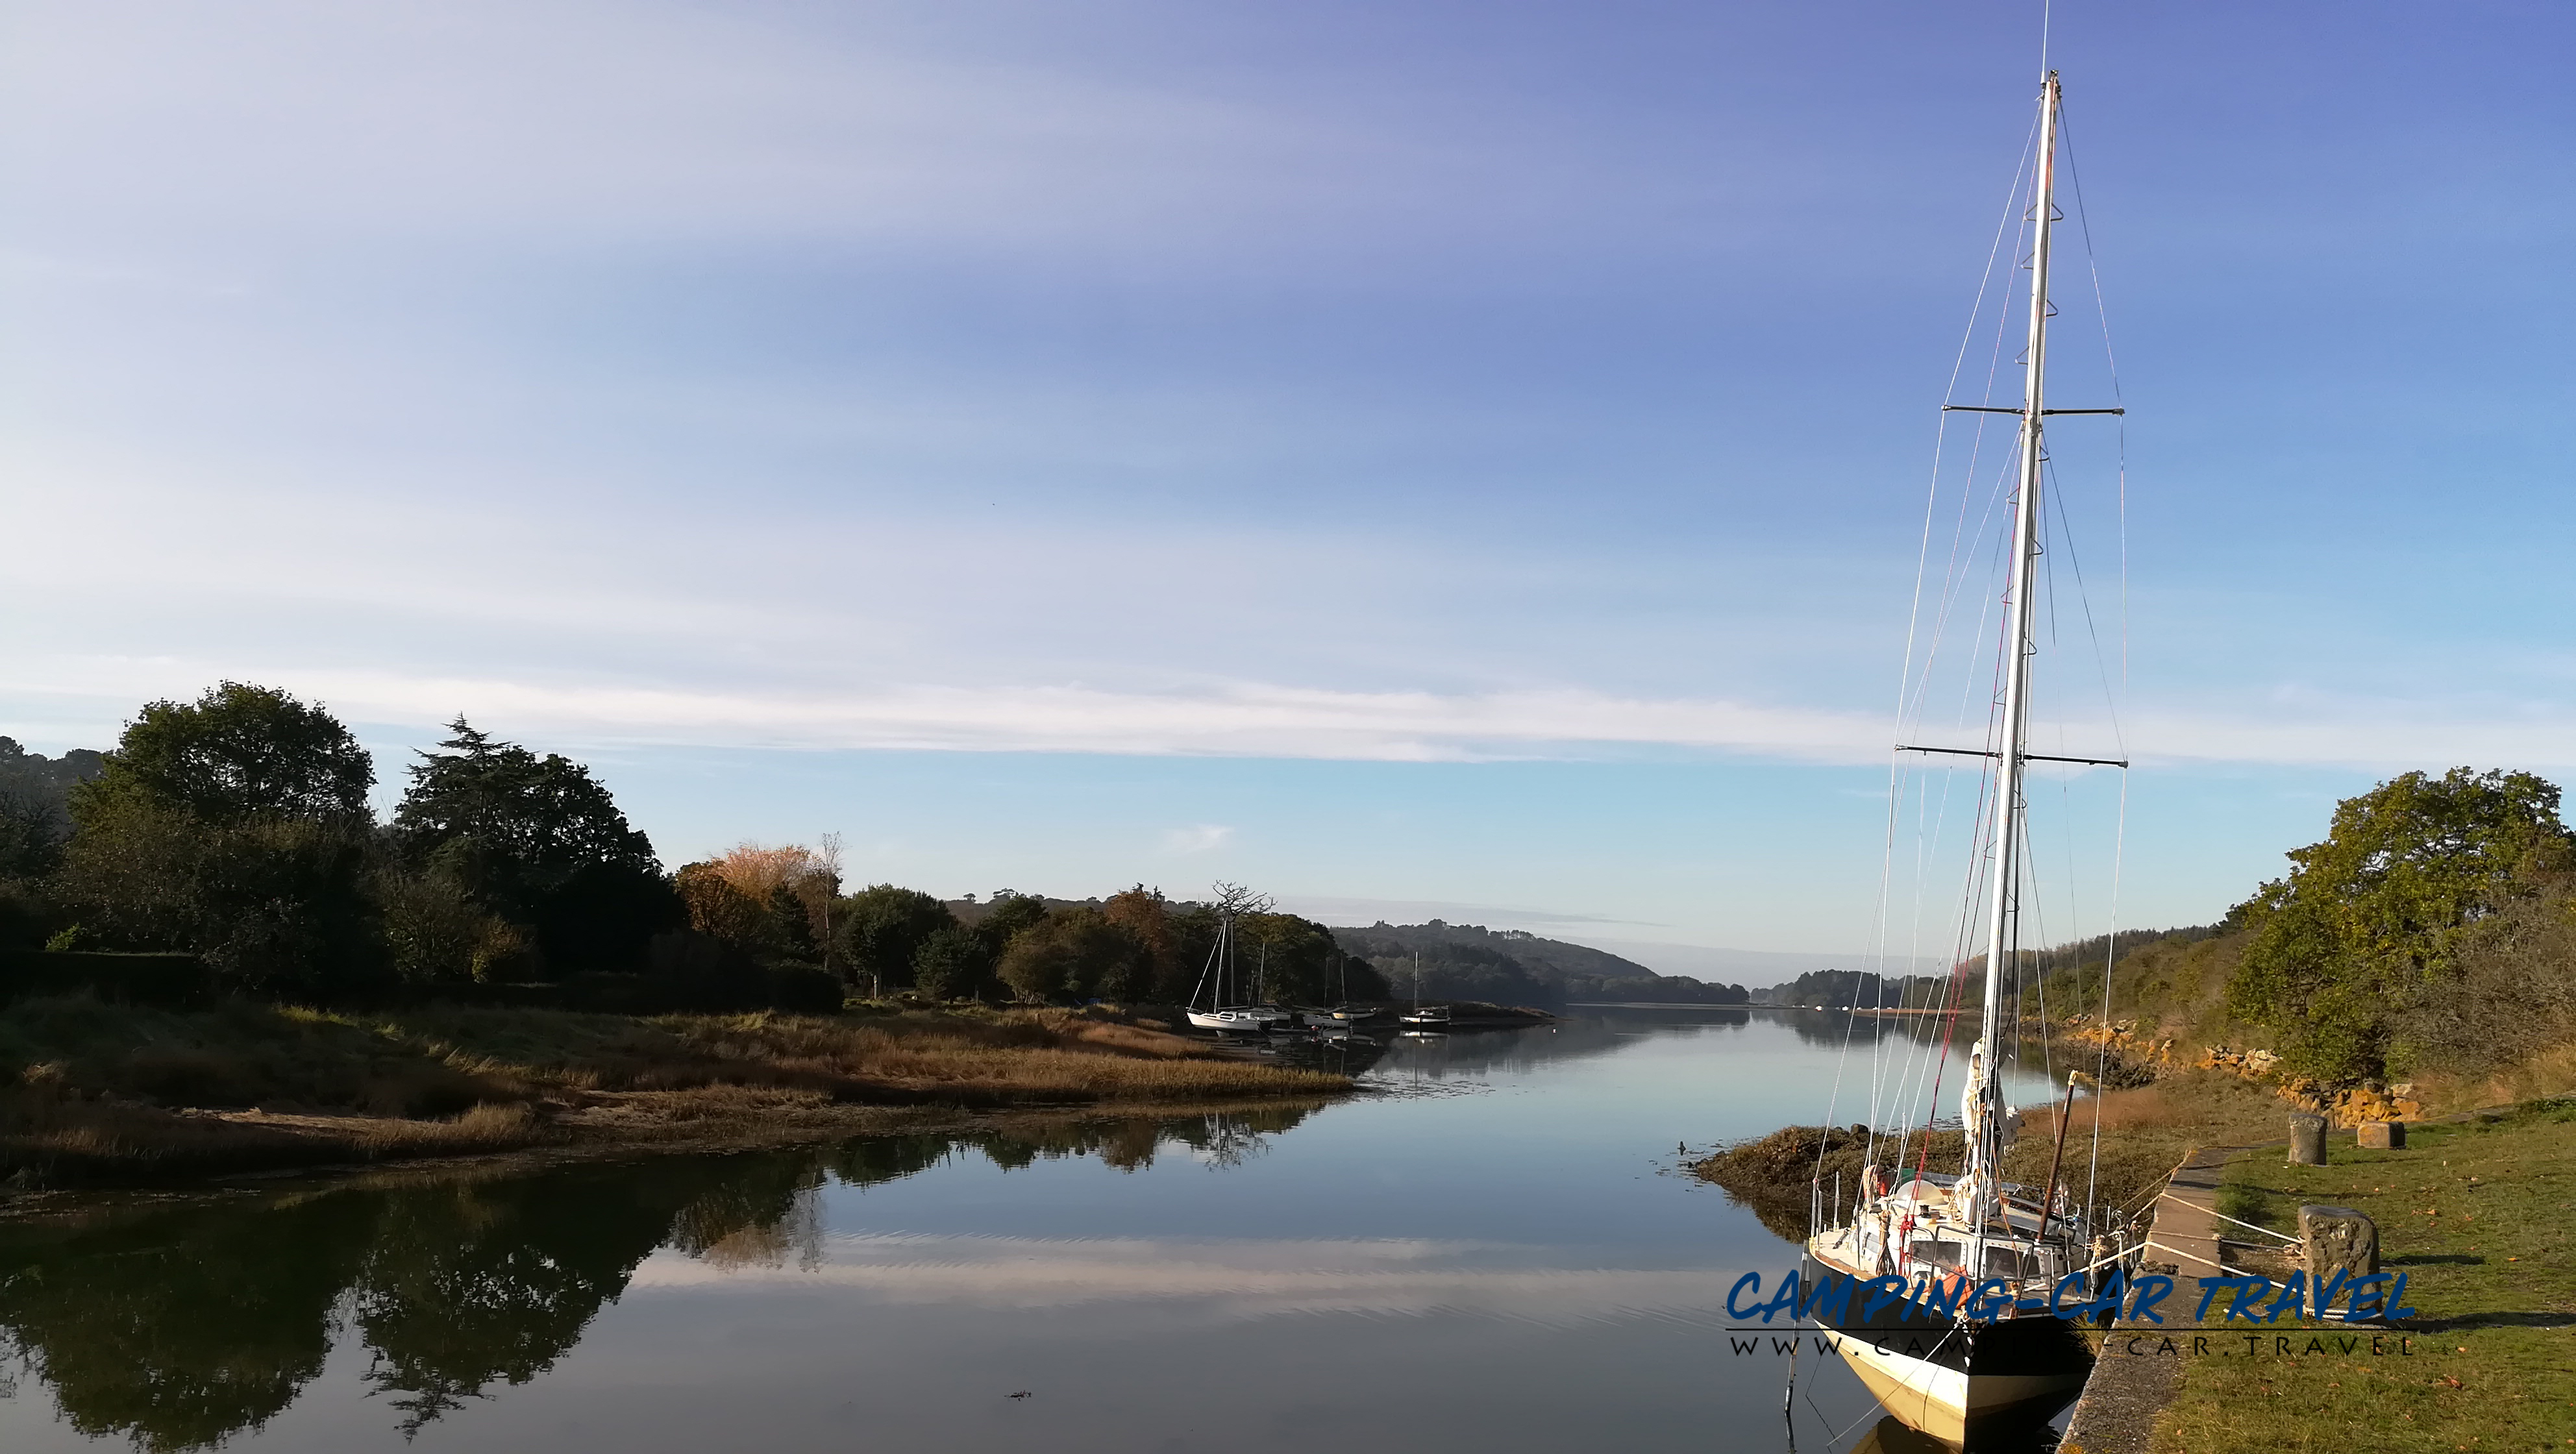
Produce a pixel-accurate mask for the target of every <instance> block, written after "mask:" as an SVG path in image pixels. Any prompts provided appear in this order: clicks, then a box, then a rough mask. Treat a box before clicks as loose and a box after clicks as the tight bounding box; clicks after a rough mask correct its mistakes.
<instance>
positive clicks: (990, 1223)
mask: <svg viewBox="0 0 2576 1454" xmlns="http://www.w3.org/2000/svg"><path fill="white" fill-rule="evenodd" d="M1841 1019H1842V1017H1841V1016H1839V1015H1837V1016H1832V1017H1830V1019H1829V1018H1828V1017H1826V1016H1821V1015H1816V1016H1799V1017H1795V1018H1793V1017H1791V1016H1788V1015H1785V1014H1781V1013H1777V1012H1769V1011H1729V1010H1649V1009H1617V1008H1588V1009H1587V1008H1579V1009H1576V1010H1573V1011H1571V1012H1569V1014H1568V1016H1567V1017H1566V1019H1565V1020H1564V1021H1563V1022H1562V1023H1560V1024H1558V1025H1555V1026H1541V1027H1537V1028H1534V1029H1525V1030H1516V1031H1507V1032H1496V1033H1487V1034H1459V1035H1453V1036H1449V1037H1446V1038H1435V1039H1428V1040H1410V1039H1398V1040H1394V1041H1392V1042H1391V1043H1390V1044H1389V1045H1388V1046H1387V1047H1386V1048H1385V1050H1384V1052H1383V1054H1382V1055H1380V1056H1378V1058H1376V1059H1375V1061H1374V1063H1373V1064H1370V1065H1369V1066H1368V1068H1367V1070H1366V1072H1365V1075H1364V1083H1365V1084H1367V1085H1368V1086H1370V1087H1372V1088H1373V1092H1372V1093H1371V1094H1369V1095H1365V1096H1362V1097H1359V1098H1357V1099H1354V1100H1350V1101H1345V1102H1342V1103H1338V1104H1334V1105H1330V1106H1325V1107H1322V1108H1320V1109H1313V1110H1303V1111H1293V1110H1287V1111H1274V1112H1265V1113H1258V1114H1254V1115H1250V1116H1213V1117H1211V1116H1191V1117H1186V1118H1180V1119H1165V1120H1158V1121H1129V1122H1116V1121H1095V1122H1088V1123H1078V1124H1077V1123H1067V1124H1065V1125H1064V1126H1062V1127H1060V1128H1056V1129H1052V1130H1045V1131H1031V1132H1028V1133H1026V1134H1022V1135H1015V1136H1003V1135H998V1134H983V1135H975V1136H963V1137H948V1136H940V1137H901V1138H871V1139H867V1140H859V1141H852V1142H848V1143H844V1144H841V1145H837V1146H830V1147H816V1148H811V1149H805V1150H796V1151H762V1152H746V1153H741V1154H736V1155H727V1156H667V1157H656V1158H649V1159H639V1160H635V1161H631V1162H614V1163H611V1162H584V1163H575V1164H570V1165H559V1166H554V1167H551V1168H547V1169H542V1170H531V1171H524V1172H515V1173H511V1174H506V1175H502V1174H494V1173H492V1172H491V1171H489V1170H485V1171H483V1172H480V1173H476V1174H461V1173H460V1172H459V1171H457V1170H456V1169H453V1168H448V1169H431V1170H426V1171H420V1172H406V1173H400V1174H388V1175H379V1176H375V1177H370V1178H367V1179H364V1180H360V1181H355V1182H351V1181H338V1182H327V1181H317V1182H266V1183H260V1184H258V1186H257V1189H256V1190H239V1189H236V1190H232V1191H229V1192H226V1193H222V1194H216V1195H208V1196H203V1197H196V1196H191V1197H187V1198H181V1199H175V1200H173V1199H160V1200H146V1201H137V1200H133V1199H119V1200H103V1201H101V1202H100V1203H98V1204H97V1205H95V1206H91V1207H84V1208H79V1209H75V1210H72V1211H70V1212H66V1213H63V1214H60V1215H48V1216H46V1217H44V1218H41V1219H22V1220H19V1221H16V1222H10V1223H0V1450H7V1451H9V1454H52V1451H62V1450H98V1449H121V1448H125V1447H133V1448H137V1449H143V1450H153V1451H162V1450H187V1449H204V1448H212V1447H215V1446H217V1445H219V1444H220V1445H221V1446H222V1447H224V1448H226V1449H231V1450H245V1451H259V1454H283V1451H334V1454H339V1451H363V1450H399V1449H409V1450H413V1451H421V1454H426V1451H435V1450H474V1451H478V1454H520V1451H528V1454H533V1451H540V1450H543V1451H550V1454H551V1451H563V1450H573V1449H596V1450H610V1451H618V1454H664V1451H669V1454H683V1451H685V1454H708V1451H718V1450H733V1449H753V1448H756V1449H760V1450H763V1451H803V1450H856V1449H867V1450H871V1451H903V1454H910V1451H924V1454H928V1451H941V1454H946V1451H956V1454H1015V1451H1023V1450H1026V1451H1041V1450H1043V1451H1047V1454H1093V1451H1098V1454H1111V1451H1118V1454H1132V1451H1152V1454H1167V1451H1168V1454H1181V1451H1254V1450H1282V1451H1285V1450H1297V1451H1310V1450H1314V1449H1318V1448H1329V1449H1336V1450H1346V1451H1379V1450H1383V1451H1389V1454H1397V1451H1402V1454H1422V1451H1437V1450H1452V1449H1473V1450H1477V1451H1480V1454H1509V1451H1521V1450H1528V1451H1541V1450H1545V1451H1550V1454H1561V1451H1564V1450H1567V1449H1595V1448H1598V1449H1609V1450H1618V1451H1643V1450H1664V1449H1673V1450H1685V1449H1687V1450H1732V1449H1772V1448H1787V1447H1789V1446H1790V1439H1791V1434H1792V1431H1791V1429H1790V1428H1789V1426H1788V1425H1787V1424H1786V1422H1785V1421H1784V1417H1783V1410H1782V1402H1783V1390H1784V1388H1785V1387H1786V1385H1787V1380H1788V1376H1789V1374H1790V1371H1791V1370H1790V1363H1789V1360H1788V1359H1786V1358H1783V1357H1779V1356H1777V1355H1776V1354H1774V1353H1773V1352H1772V1351H1770V1349H1769V1348H1768V1347H1766V1348H1764V1349H1763V1350H1761V1351H1759V1352H1756V1353H1752V1354H1749V1355H1747V1354H1739V1353H1737V1352H1735V1351H1734V1347H1735V1346H1737V1345H1731V1344H1730V1342H1729V1334H1728V1332H1727V1328H1728V1326H1729V1324H1730V1322H1731V1321H1733V1320H1730V1319H1729V1318H1728V1317H1727V1315H1726V1312H1725V1299H1726V1293H1727V1289H1728V1288H1729V1286H1730V1285H1731V1284H1732V1283H1733V1282H1734V1281H1735V1279H1736V1278H1737V1277H1739V1276H1741V1275H1742V1274H1743V1273H1745V1272H1748V1271H1760V1272H1763V1273H1764V1274H1766V1281H1770V1280H1774V1279H1776V1276H1777V1273H1778V1271H1779V1270H1780V1269H1782V1268H1784V1267H1786V1266H1787V1265H1789V1263H1790V1262H1791V1260H1792V1257H1793V1255H1794V1249H1793V1247H1792V1245H1791V1244H1790V1243H1789V1242H1788V1241H1786V1240H1784V1239H1782V1238H1781V1237H1780V1236H1778V1235H1776V1234H1774V1233H1773V1232H1771V1231H1768V1230H1766V1229H1765V1228H1764V1227H1763V1225H1762V1223H1761V1222H1760V1221H1759V1220H1757V1219H1756V1218H1755V1216H1754V1215H1753V1214H1752V1213H1751V1212H1750V1211H1748V1210H1746V1209H1744V1208H1742V1207H1739V1206H1737V1205H1735V1204H1734V1203H1733V1202H1731V1201H1730V1200H1729V1199H1728V1197H1727V1196H1726V1194H1725V1193H1723V1192H1721V1191H1719V1190H1717V1189H1716V1188H1713V1187H1707V1186H1703V1185H1700V1184H1698V1183H1696V1182H1695V1181H1693V1180H1691V1179H1690V1178H1688V1177H1687V1176H1684V1175H1682V1174H1680V1173H1679V1172H1678V1171H1677V1170H1676V1163H1677V1157H1676V1154H1675V1153H1676V1146H1677V1145H1678V1144H1680V1143H1687V1144H1688V1145H1689V1146H1690V1147H1691V1148H1692V1149H1693V1150H1694V1151H1700V1150H1704V1149H1706V1148H1707V1147H1708V1146H1709V1145H1710V1144H1711V1143H1712V1142H1716V1141H1721V1140H1731V1139H1735V1138H1740V1137H1746V1136H1754V1135H1759V1134H1762V1133H1764V1132H1767V1131H1770V1130H1772V1129H1774V1128H1776V1127H1779V1126H1781V1125H1785V1124H1789V1123H1792V1122H1814V1121H1817V1120H1820V1119H1822V1118H1823V1116H1824V1113H1825V1109H1826V1103H1827V1098H1828V1096H1829V1095H1832V1094H1833V1093H1834V1087H1835V1082H1836V1075H1837V1062H1838V1060H1839V1058H1840V1057H1839V1054H1838V1050H1837V1047H1836V1041H1837V1040H1838V1037H1839V1032H1840V1028H1841V1026H1840V1022H1841ZM1889 1033H1892V1034H1903V1033H1914V1032H1910V1031H1908V1030H1905V1029H1899V1030H1892V1031H1890V1032H1889ZM1866 1074H1867V1072H1866V1069H1865V1062H1864V1060H1863V1058H1862V1057H1860V1056H1859V1055H1857V1054H1856V1055H1855V1056H1854V1057H1853V1058H1852V1060H1851V1063H1850V1066H1849V1068H1848V1069H1846V1070H1844V1071H1843V1075H1844V1078H1845V1083H1844V1086H1843V1089H1842V1092H1841V1101H1840V1107H1841V1109H1840V1111H1839V1113H1838V1116H1837V1119H1839V1120H1842V1121H1845V1122H1848V1121H1851V1120H1855V1119H1858V1118H1859V1116H1860V1115H1861V1114H1862V1113H1863V1107H1864V1106H1865V1104H1866V1098H1867V1092H1866V1089H1865V1087H1864V1086H1862V1085H1860V1084H1859V1082H1860V1081H1862V1080H1865V1078H1866ZM1952 1078H1953V1080H1954V1081H1955V1073H1954V1075H1953V1077H1952ZM2008 1092H2009V1094H2010V1097H2011V1099H2012V1100H2014V1101H2015V1102H2016V1103H2022V1104H2031V1103H2036V1102H2039V1101H2042V1100H2044V1099H2046V1097H2047V1090H2046V1081H2045V1077H2044V1076H2043V1075H2042V1074H2041V1073H2040V1070H2039V1067H2037V1066H2032V1067H2030V1068H2029V1072H2028V1073H2027V1074H2024V1075H2021V1076H2019V1077H2018V1078H2017V1079H2015V1080H2013V1081H2012V1082H2010V1083H2009V1084H2008ZM1954 1093H1955V1089H1954V1088H1953V1089H1952V1090H1949V1091H1945V1094H1944V1099H1949V1098H1950V1096H1951V1095H1952V1094H1954ZM1742 1336H1743V1335H1741V1334H1738V1335H1737V1337H1738V1338H1739V1339H1740V1338H1741V1337H1742ZM1796 1373H1797V1387H1796V1393H1795V1397H1794V1398H1793V1399H1792V1400H1791V1405H1790V1406H1791V1411H1792V1412H1793V1413H1794V1415H1795V1418H1796V1424H1795V1430H1794V1435H1795V1447H1796V1448H1798V1449H1801V1450H1811V1451H1812V1450H1829V1449H1830V1450H1845V1449H1849V1448H1851V1447H1852V1446H1853V1445H1854V1444H1855V1443H1856V1442H1859V1441H1863V1440H1866V1439H1869V1438H1870V1437H1871V1436H1872V1428H1873V1425H1874V1424H1875V1422H1876V1419H1875V1406H1874V1405H1873V1404H1872V1403H1871V1402H1870V1400H1869V1398H1868V1395H1867V1394H1866V1393H1864V1392H1863V1391H1862V1389H1861V1387H1860V1385H1859V1383H1858V1381H1857V1380H1855V1379H1854V1378H1853V1377H1852V1376H1851V1375H1850V1374H1849V1373H1848V1372H1846V1371H1845V1370H1843V1369H1842V1368H1841V1366H1840V1365H1839V1363H1838V1362H1836V1361H1834V1360H1831V1359H1825V1358H1819V1357H1817V1356H1816V1354H1815V1352H1814V1350H1813V1349H1809V1350H1807V1351H1806V1352H1804V1353H1802V1354H1801V1355H1800V1356H1799V1358H1798V1360H1797V1366H1796Z"/></svg>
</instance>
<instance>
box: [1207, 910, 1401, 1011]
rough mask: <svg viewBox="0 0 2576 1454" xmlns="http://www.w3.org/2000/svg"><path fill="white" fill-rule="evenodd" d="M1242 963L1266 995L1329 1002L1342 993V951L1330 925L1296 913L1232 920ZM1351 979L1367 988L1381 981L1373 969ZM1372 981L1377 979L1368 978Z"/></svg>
mask: <svg viewBox="0 0 2576 1454" xmlns="http://www.w3.org/2000/svg"><path fill="white" fill-rule="evenodd" d="M1235 933H1236V935H1237V936H1238V942H1239V943H1240V944H1241V946H1242V947H1241V949H1240V951H1239V953H1240V955H1241V956H1242V964H1241V968H1242V970H1243V971H1244V972H1245V973H1246V975H1247V977H1250V978H1255V979H1257V980H1258V981H1259V983H1260V988H1261V990H1262V993H1263V994H1264V996H1265V997H1266V998H1268V999H1270V1000H1274V1001H1279V1002H1282V1003H1288V1004H1307V1005H1314V1004H1331V1003H1335V1002H1337V1001H1339V1000H1340V998H1341V989H1342V985H1341V979H1342V975H1341V974H1340V973H1339V971H1340V970H1341V968H1342V961H1343V960H1344V959H1345V958H1346V956H1345V955H1344V954H1343V953H1342V947H1341V946H1340V945H1339V944H1337V943H1335V942H1334V941H1333V931H1332V930H1330V929H1327V928H1325V927H1324V926H1323V925H1321V924H1318V923H1316V922H1315V921H1313V920H1312V919H1301V918H1299V917H1297V916H1296V915H1294V914H1275V913H1261V914H1247V915H1245V916H1243V917H1242V918H1241V919H1239V920H1237V921H1236V923H1235ZM1365 974H1366V978H1365V979H1362V980H1360V981H1359V982H1358V983H1357V984H1355V985H1354V989H1355V990H1356V991H1358V992H1360V993H1361V994H1362V995H1363V996H1365V994H1366V991H1367V990H1369V989H1372V988H1376V987H1377V986H1378V985H1382V984H1383V983H1384V981H1383V980H1381V979H1379V978H1378V976H1377V974H1376V972H1375V971H1374V970H1366V971H1365ZM1370 981H1376V983H1375V984H1371V983H1370Z"/></svg>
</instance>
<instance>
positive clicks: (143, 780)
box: [72, 682, 376, 824]
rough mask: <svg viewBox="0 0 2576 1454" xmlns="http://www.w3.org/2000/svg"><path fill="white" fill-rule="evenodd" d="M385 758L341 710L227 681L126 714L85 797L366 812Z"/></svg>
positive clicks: (239, 810) (196, 810) (226, 814)
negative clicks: (355, 732) (129, 717)
mask: <svg viewBox="0 0 2576 1454" xmlns="http://www.w3.org/2000/svg"><path fill="white" fill-rule="evenodd" d="M375 783H376V767H375V762H374V760H373V759H371V758H369V757H368V756H367V750H366V749H365V748H363V747H360V746H359V745H358V740H357V739H356V738H355V737H352V736H351V735H349V729H348V728H346V727H344V726H342V725H340V722H339V719H337V718H335V717H333V716H332V715H331V714H330V713H329V712H327V711H324V710H323V709H322V708H321V707H319V706H307V705H305V704H304V703H302V702H299V701H297V700H296V699H295V698H293V697H291V696H288V695H287V694H286V693H284V692H281V691H278V690H277V689H276V688H274V687H254V686H249V685H245V684H244V683H241V682H225V683H223V684H221V685H220V686H217V687H215V688H214V689H213V690H211V691H208V692H207V693H205V694H204V695H203V696H201V697H199V698H198V699H197V700H196V701H194V702H192V703H180V702H172V701H159V702H150V703H147V704H145V706H144V708H143V710H142V711H140V712H138V713H136V714H135V718H134V720H133V721H132V722H129V723H127V724H126V728H125V733H124V735H123V736H121V737H120V738H118V739H117V744H116V750H115V751H114V752H111V753H109V754H107V755H106V757H105V759H104V760H103V762H102V763H101V772H100V775H99V777H98V778H97V779H96V780H94V781H91V782H87V783H83V784H82V785H80V786H79V787H77V788H75V789H73V791H72V801H73V803H74V813H75V816H76V817H77V815H78V811H79V805H80V804H82V803H84V802H90V803H95V802H101V801H104V800H105V799H107V798H110V797H128V796H132V797H139V798H142V799H145V800H148V801H151V802H155V803H160V804H164V805H166V806H170V807H176V808H183V809H185V810H187V811H188V812H189V813H191V814H193V815H194V816H196V817H197V818H198V819H200V820H201V821H203V822H206V823H212V824H229V823H239V822H244V821H247V820H250V819H253V818H297V819H304V820H307V821H312V822H364V821H367V820H368V819H369V818H370V817H371V816H372V815H370V814H369V813H368V811H367V790H368V789H369V788H372V787H374V786H375Z"/></svg>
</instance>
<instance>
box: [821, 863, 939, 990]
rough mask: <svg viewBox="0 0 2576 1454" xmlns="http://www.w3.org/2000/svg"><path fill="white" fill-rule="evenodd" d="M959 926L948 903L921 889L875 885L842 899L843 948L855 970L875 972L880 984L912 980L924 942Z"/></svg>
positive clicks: (841, 943)
mask: <svg viewBox="0 0 2576 1454" xmlns="http://www.w3.org/2000/svg"><path fill="white" fill-rule="evenodd" d="M954 927H957V916H956V915H954V914H951V913H949V912H948V905H946V904H945V903H942V902H941V901H940V900H939V899H937V898H936V897H934V896H932V895H930V894H925V893H923V892H921V891H920V890H918V889H903V888H897V887H895V886H894V885H893V884H871V885H869V886H868V887H866V888H864V889H861V890H859V891H858V892H857V893H855V894H852V895H850V896H849V897H848V898H847V899H844V900H842V901H841V913H840V924H839V929H840V945H839V948H840V952H841V957H842V958H843V960H844V961H846V962H847V963H848V965H849V966H850V969H851V970H852V972H854V973H857V974H865V975H872V976H874V977H875V979H876V981H877V982H878V983H879V984H881V985H889V986H901V985H905V984H910V983H912V969H913V961H914V959H915V957H916V956H917V955H918V954H919V953H920V952H921V946H922V945H924V944H925V943H928V942H929V940H930V937H931V936H932V935H934V934H937V933H939V932H940V931H941V930H943V929H950V928H954Z"/></svg>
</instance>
